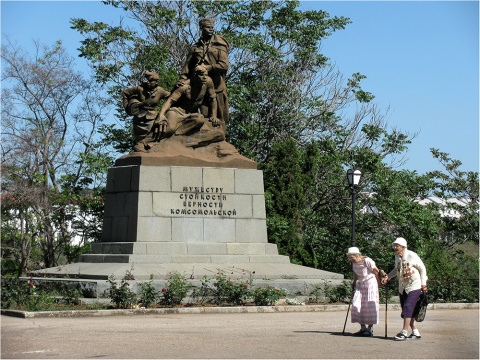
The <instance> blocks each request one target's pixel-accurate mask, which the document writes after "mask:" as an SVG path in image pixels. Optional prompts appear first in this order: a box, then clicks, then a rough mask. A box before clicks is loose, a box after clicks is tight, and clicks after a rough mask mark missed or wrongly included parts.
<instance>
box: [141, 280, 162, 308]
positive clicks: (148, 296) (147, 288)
mask: <svg viewBox="0 0 480 360" xmlns="http://www.w3.org/2000/svg"><path fill="white" fill-rule="evenodd" d="M140 289H141V291H140V303H141V304H142V305H143V306H144V307H149V306H150V305H152V304H154V303H155V302H157V299H158V295H159V292H158V291H157V290H155V288H154V287H153V285H152V281H149V282H147V283H141V284H140Z"/></svg>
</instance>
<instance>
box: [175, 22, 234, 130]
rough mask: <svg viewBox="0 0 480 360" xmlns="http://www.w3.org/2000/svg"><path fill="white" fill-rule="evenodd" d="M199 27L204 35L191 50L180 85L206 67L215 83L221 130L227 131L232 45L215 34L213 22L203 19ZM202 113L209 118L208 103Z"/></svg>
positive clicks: (182, 72)
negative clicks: (228, 85)
mask: <svg viewBox="0 0 480 360" xmlns="http://www.w3.org/2000/svg"><path fill="white" fill-rule="evenodd" d="M199 25H200V29H201V32H202V35H201V37H200V39H199V40H198V42H197V43H196V44H195V45H193V46H192V48H191V49H190V52H189V54H188V56H187V60H186V62H185V65H184V67H183V69H182V71H181V73H180V80H179V82H178V85H179V86H181V85H183V84H184V82H185V80H187V79H190V78H191V77H192V76H193V74H194V72H195V67H196V66H198V65H204V66H205V68H206V69H207V71H208V76H209V77H210V78H211V79H212V81H213V86H214V88H215V93H216V94H217V102H218V111H217V117H218V119H219V120H220V122H221V124H220V127H221V129H222V130H223V131H225V123H226V122H227V121H228V117H229V111H228V97H227V88H226V85H225V75H226V73H227V70H228V68H229V66H230V63H229V61H228V51H229V49H230V44H229V43H228V42H227V41H226V40H225V39H224V38H223V37H222V36H221V35H215V34H214V32H213V21H212V20H210V19H202V20H200V22H199ZM201 112H202V114H203V116H205V117H207V116H208V104H207V103H205V104H204V105H203V106H202V109H201Z"/></svg>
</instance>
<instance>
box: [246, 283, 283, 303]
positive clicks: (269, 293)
mask: <svg viewBox="0 0 480 360" xmlns="http://www.w3.org/2000/svg"><path fill="white" fill-rule="evenodd" d="M287 295H288V291H287V290H284V289H280V288H278V287H273V286H266V287H262V288H258V289H256V290H255V291H254V292H253V302H254V303H255V305H257V306H271V305H274V304H275V303H276V302H277V301H278V300H279V299H280V298H281V297H284V296H287Z"/></svg>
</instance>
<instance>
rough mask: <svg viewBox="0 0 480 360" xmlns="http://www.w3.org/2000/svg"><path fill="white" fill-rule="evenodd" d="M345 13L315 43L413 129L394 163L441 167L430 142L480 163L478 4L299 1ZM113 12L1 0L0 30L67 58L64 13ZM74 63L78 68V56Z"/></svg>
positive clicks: (71, 35) (84, 4)
mask: <svg viewBox="0 0 480 360" xmlns="http://www.w3.org/2000/svg"><path fill="white" fill-rule="evenodd" d="M302 6H303V8H305V9H317V10H318V9H322V10H325V11H327V12H328V13H329V14H330V15H331V16H345V17H349V18H350V19H351V21H352V24H350V25H348V26H347V27H346V29H345V30H341V31H338V32H336V33H334V34H333V35H332V36H331V37H329V38H328V39H327V40H326V41H324V43H323V46H322V50H323V53H324V54H325V55H326V56H328V57H329V58H330V59H331V60H332V61H333V62H335V63H336V65H337V66H338V68H339V70H340V71H341V72H342V73H343V74H344V75H345V77H348V76H350V75H351V74H352V73H355V72H360V73H362V74H364V75H366V76H367V79H365V80H364V81H363V88H364V90H366V91H369V92H371V93H373V94H374V95H375V99H374V102H375V103H376V104H378V106H379V107H380V108H383V109H386V108H387V107H390V111H389V116H388V123H389V125H390V127H392V128H397V129H400V130H403V131H405V132H409V133H415V132H419V134H418V135H417V137H416V138H415V139H414V140H413V143H412V144H411V145H410V150H409V152H408V154H407V157H408V160H407V162H406V164H405V165H404V166H403V167H404V168H406V169H409V170H416V171H418V172H419V173H425V172H426V171H430V170H435V169H440V168H441V167H440V164H439V163H438V161H437V160H435V159H433V158H432V156H431V155H430V152H429V149H430V148H432V147H433V148H439V149H440V150H441V151H443V152H447V153H449V154H450V155H451V157H452V158H454V159H458V160H460V161H462V163H463V166H462V169H463V170H469V171H478V170H479V39H478V36H479V3H478V2H477V1H424V2H418V1H322V2H319V1H305V2H302ZM121 15H122V12H121V11H120V10H118V9H115V8H113V7H111V6H106V5H103V4H101V3H100V2H97V1H49V2H45V1H34V2H30V1H1V30H2V42H3V41H4V36H6V35H7V36H8V37H9V38H10V40H12V41H14V42H15V41H16V42H18V43H20V44H22V45H24V46H25V47H27V48H28V47H30V46H31V45H32V40H33V39H37V40H40V41H41V42H42V43H46V44H52V43H53V42H55V41H56V40H62V41H63V44H64V45H65V47H66V48H67V50H68V51H69V52H70V53H71V54H72V55H74V56H76V55H77V52H76V49H77V48H78V47H79V45H80V44H79V42H80V40H81V39H82V37H81V36H80V35H79V34H78V33H77V32H76V31H74V30H72V29H70V23H69V20H70V18H73V17H79V18H85V19H87V20H89V21H103V22H106V23H109V24H118V20H119V18H120V16H121ZM77 63H78V66H79V69H85V70H86V69H87V67H86V65H85V63H84V62H83V60H82V59H78V60H77Z"/></svg>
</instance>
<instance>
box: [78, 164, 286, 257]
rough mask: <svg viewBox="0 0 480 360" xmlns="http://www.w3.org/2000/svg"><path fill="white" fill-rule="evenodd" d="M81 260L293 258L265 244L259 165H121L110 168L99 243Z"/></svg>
mask: <svg viewBox="0 0 480 360" xmlns="http://www.w3.org/2000/svg"><path fill="white" fill-rule="evenodd" d="M80 262H89V263H95V262H113V263H136V264H139V263H162V264H164V263H213V264H215V263H217V264H225V263H259V262H260V263H262V262H264V263H289V259H288V257H286V256H281V255H278V251H277V246H276V245H275V244H269V243H268V241H267V226H266V214H265V199H264V194H263V176H262V172H261V171H259V170H250V169H228V168H201V167H175V166H172V167H157V166H121V167H115V168H111V169H110V171H109V173H108V181H107V196H106V203H105V215H104V223H103V236H102V242H101V243H94V244H93V253H92V254H88V255H82V257H81V258H80Z"/></svg>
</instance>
